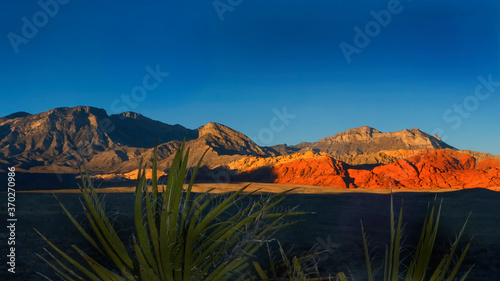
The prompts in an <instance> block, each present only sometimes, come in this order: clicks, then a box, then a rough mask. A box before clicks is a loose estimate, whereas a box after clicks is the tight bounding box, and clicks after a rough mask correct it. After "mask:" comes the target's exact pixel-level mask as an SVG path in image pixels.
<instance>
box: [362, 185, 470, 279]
mask: <svg viewBox="0 0 500 281" xmlns="http://www.w3.org/2000/svg"><path fill="white" fill-rule="evenodd" d="M393 205H394V204H393V198H392V194H391V211H390V212H391V214H390V226H391V228H390V235H391V236H390V241H389V245H388V246H387V247H386V251H385V259H384V275H383V279H380V280H384V281H398V280H405V281H424V280H425V281H443V280H446V281H452V280H455V276H456V275H457V273H458V270H459V268H460V266H461V265H462V262H463V260H464V258H465V256H466V254H467V251H468V250H469V247H470V241H469V243H468V244H467V246H466V247H465V249H464V250H463V251H462V254H461V255H460V257H459V258H458V259H457V260H454V259H455V254H456V251H457V247H458V244H459V242H460V239H461V238H462V236H463V234H464V230H465V227H466V225H467V222H468V221H469V218H470V215H469V217H468V218H467V219H466V221H465V223H464V225H463V227H462V229H461V231H460V233H459V235H458V236H457V238H456V239H455V241H454V242H453V243H452V244H451V246H450V249H449V250H448V253H446V254H445V255H444V257H443V258H442V259H441V261H440V263H439V264H438V265H437V267H435V268H434V269H433V270H431V269H430V268H429V266H430V264H429V262H430V260H431V257H432V255H433V252H434V244H435V241H436V236H437V232H438V226H439V220H440V215H441V206H442V201H441V202H440V204H439V207H438V211H437V214H435V210H436V200H434V203H433V204H432V207H431V206H429V208H430V212H429V208H428V210H427V215H426V217H425V219H424V223H423V226H422V231H421V233H420V237H419V239H418V244H417V247H416V248H415V251H414V253H413V256H412V257H411V259H410V264H409V265H405V266H404V267H406V268H407V270H406V271H403V272H402V271H400V267H401V266H403V264H402V260H401V249H402V248H401V239H402V218H403V203H402V202H401V207H400V210H399V217H398V220H397V224H396V222H395V213H394V207H393ZM361 231H362V236H363V247H364V251H365V259H366V267H367V276H368V280H369V281H373V280H375V279H374V278H375V274H374V271H372V261H371V258H370V254H369V250H368V242H367V238H366V233H365V230H364V227H363V223H362V222H361ZM471 270H472V267H471V268H469V270H467V272H466V273H465V274H464V275H463V276H462V277H461V278H460V280H461V281H463V280H465V279H466V278H467V276H468V275H469V273H470V271H471Z"/></svg>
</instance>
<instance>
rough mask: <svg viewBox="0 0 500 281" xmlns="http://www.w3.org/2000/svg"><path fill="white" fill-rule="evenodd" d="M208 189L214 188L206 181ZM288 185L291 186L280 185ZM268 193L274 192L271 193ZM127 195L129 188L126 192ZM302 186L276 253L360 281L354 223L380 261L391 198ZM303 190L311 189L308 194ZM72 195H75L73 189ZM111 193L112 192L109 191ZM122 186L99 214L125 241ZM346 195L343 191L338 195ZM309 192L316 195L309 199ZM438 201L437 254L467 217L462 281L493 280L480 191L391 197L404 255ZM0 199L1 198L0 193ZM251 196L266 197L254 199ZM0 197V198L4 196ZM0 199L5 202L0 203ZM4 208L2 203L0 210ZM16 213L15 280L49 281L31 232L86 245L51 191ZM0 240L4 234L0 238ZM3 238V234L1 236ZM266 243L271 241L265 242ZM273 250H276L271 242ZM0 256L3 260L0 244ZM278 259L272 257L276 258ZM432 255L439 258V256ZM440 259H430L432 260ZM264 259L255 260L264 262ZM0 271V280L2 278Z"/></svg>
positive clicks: (494, 205)
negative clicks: (316, 255) (110, 217)
mask: <svg viewBox="0 0 500 281" xmlns="http://www.w3.org/2000/svg"><path fill="white" fill-rule="evenodd" d="M242 185H244V184H243V183H241V184H235V185H233V186H230V185H225V186H224V185H219V188H222V189H224V188H225V189H226V190H227V189H235V188H237V187H239V186H242ZM208 186H210V185H208V184H203V185H198V187H197V191H204V189H206V188H207V187H208ZM212 186H213V184H212ZM258 187H263V192H272V191H276V189H279V190H283V186H280V185H274V184H265V185H262V184H253V185H251V188H258ZM286 187H294V185H290V186H286ZM273 188H274V189H275V190H273ZM128 189H129V190H128V191H131V190H132V189H131V188H128ZM307 189H308V187H307V186H299V188H298V189H297V190H296V192H298V193H294V194H289V195H287V198H286V199H285V200H284V202H282V204H281V207H280V208H283V209H289V208H292V207H295V206H298V210H300V211H307V212H311V214H309V215H304V216H301V217H300V218H297V219H299V220H301V221H300V222H299V223H298V224H296V225H293V226H291V227H288V228H286V229H283V230H281V231H280V232H278V234H277V235H276V238H277V239H278V240H279V241H280V242H281V245H282V246H283V248H284V249H285V250H286V251H287V252H288V253H289V254H291V255H301V254H303V253H305V252H307V251H311V249H313V248H314V250H313V251H316V252H324V253H323V254H322V255H321V256H320V257H321V262H320V264H319V267H320V269H321V272H322V273H323V275H327V274H328V273H332V274H334V273H336V272H339V271H343V272H345V273H346V275H347V276H351V277H353V280H356V281H362V280H365V277H364V276H363V272H364V270H365V264H364V256H363V248H362V240H361V229H360V220H363V224H364V225H365V229H366V231H367V232H368V234H369V240H370V241H371V243H370V246H371V247H372V248H375V250H374V252H373V254H375V259H376V260H379V261H380V260H381V259H382V258H383V251H384V249H385V244H386V243H387V241H388V239H389V237H388V235H389V233H388V230H389V206H390V195H389V194H387V191H383V193H374V190H369V191H368V190H367V191H366V192H359V191H360V190H357V191H354V192H352V191H350V192H347V193H345V192H342V193H338V192H337V193H332V194H321V193H318V192H319V191H321V189H322V190H323V191H324V188H318V190H315V191H314V192H313V194H303V193H302V192H304V190H307ZM309 190H310V189H309ZM73 191H76V190H73ZM73 191H72V192H68V193H63V192H60V193H58V194H56V196H57V197H58V198H59V200H60V201H61V202H62V203H63V204H64V205H65V206H67V207H68V209H69V210H70V212H71V213H73V214H75V215H76V216H77V219H78V220H80V221H81V222H84V215H83V213H82V209H81V206H80V202H79V199H80V195H79V194H78V192H76V193H75V192H73ZM113 191H114V192H113ZM124 191H125V189H115V190H113V189H108V190H106V192H105V193H102V194H103V196H105V198H106V209H107V210H108V211H109V212H111V213H115V216H116V226H117V227H118V228H120V229H121V232H120V233H122V234H123V235H125V237H130V233H131V228H130V227H131V226H132V225H133V216H132V214H133V194H132V193H129V192H126V191H125V192H124ZM344 191H345V190H344ZM107 192H109V193H107ZM314 193H316V194H314ZM436 195H437V198H438V199H443V210H442V215H441V223H440V227H439V237H438V241H437V242H436V246H437V248H438V249H445V248H446V247H447V246H449V243H450V241H451V240H453V239H454V238H455V236H456V235H457V233H458V232H459V231H460V229H461V227H462V225H463V222H464V221H465V219H466V217H467V215H468V214H469V212H472V216H471V219H470V222H469V225H468V226H467V228H466V231H465V235H464V238H463V240H462V241H461V242H462V244H464V246H465V244H466V243H467V242H468V240H469V239H470V238H472V237H473V240H472V245H471V249H470V251H469V254H468V255H467V258H466V260H465V262H464V265H463V267H462V271H464V270H466V269H468V268H469V267H470V266H471V265H473V264H474V268H473V270H472V273H471V275H470V279H469V280H474V281H476V280H493V279H491V278H493V277H494V276H500V234H499V233H500V206H499V204H498V202H499V200H500V193H499V192H495V191H491V190H487V189H468V190H460V191H451V192H436V191H427V192H408V191H403V192H396V193H394V202H395V204H394V205H395V208H396V210H397V209H398V207H399V205H400V202H401V200H404V216H403V220H404V222H405V227H404V233H405V235H406V237H407V238H406V239H405V241H404V243H405V245H407V246H408V248H407V249H408V251H410V250H411V247H412V246H414V245H415V243H416V242H415V240H416V239H417V238H418V235H419V231H420V227H421V223H422V221H423V218H424V216H425V212H426V208H427V204H428V203H429V202H432V201H433V200H434V197H435V196H436ZM2 196H3V197H6V194H2ZM254 196H266V195H265V194H257V195H254ZM4 199H6V198H4ZM1 202H7V200H2V201H1ZM5 204H6V203H2V204H1V206H2V208H6V206H4V205H5ZM16 205H17V206H18V209H17V217H18V222H17V227H16V228H17V229H16V232H17V244H16V247H17V250H16V251H17V252H16V255H17V266H16V272H17V273H16V280H43V279H42V278H41V277H39V276H38V275H36V272H42V273H44V274H46V275H47V276H50V277H55V275H54V273H53V272H52V271H51V269H50V268H48V266H46V265H45V264H44V263H43V261H42V260H40V259H39V258H38V257H37V256H36V255H35V253H39V254H41V255H44V256H47V255H46V253H44V250H43V248H44V247H47V245H46V244H45V243H44V242H43V241H42V239H41V238H40V237H39V236H38V235H37V234H36V233H35V231H34V230H33V228H36V229H37V230H39V231H40V232H41V233H43V234H44V235H46V237H47V238H49V239H51V240H52V241H53V242H55V243H56V244H57V245H58V246H60V247H61V248H62V249H70V245H72V244H76V245H79V246H81V247H83V248H88V245H87V244H86V243H85V241H84V240H83V238H82V237H81V236H80V234H79V233H78V231H77V230H76V229H75V228H74V226H73V225H72V224H71V222H70V221H69V219H68V218H67V217H66V216H65V215H64V213H63V211H62V210H61V208H60V206H59V205H58V203H57V200H56V199H55V198H54V196H53V194H51V193H47V192H45V193H33V192H30V193H18V194H17V200H16ZM2 235H4V234H2ZM1 238H2V240H4V239H6V237H1ZM271 245H272V244H271ZM274 246H275V245H274ZM1 251H2V252H1V255H2V256H5V255H6V252H5V251H6V248H5V247H2V249H1ZM69 251H70V252H72V250H69ZM276 254H277V253H276ZM439 254H444V250H443V252H441V253H439ZM439 254H438V255H437V256H439ZM266 261H267V258H263V259H262V263H263V264H265V263H266ZM5 274H6V273H5V271H2V273H1V276H0V279H4V278H5V277H6V276H5Z"/></svg>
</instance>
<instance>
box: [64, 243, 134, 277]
mask: <svg viewBox="0 0 500 281" xmlns="http://www.w3.org/2000/svg"><path fill="white" fill-rule="evenodd" d="M72 247H73V249H75V250H76V251H77V252H78V253H79V254H80V255H81V256H82V257H83V259H84V260H85V261H86V262H87V264H88V265H89V266H90V267H91V268H92V269H93V270H94V272H95V273H96V274H97V275H99V277H101V279H103V280H110V281H125V280H126V279H124V278H122V277H120V276H118V275H116V274H115V273H114V272H112V271H110V270H108V269H107V268H105V267H104V266H102V265H100V264H99V263H98V262H96V261H95V260H94V259H92V258H91V257H89V256H88V255H87V254H86V253H85V252H83V251H82V250H80V248H78V247H77V246H75V245H73V246H72Z"/></svg>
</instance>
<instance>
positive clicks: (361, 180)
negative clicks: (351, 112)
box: [272, 150, 500, 189]
mask: <svg viewBox="0 0 500 281" xmlns="http://www.w3.org/2000/svg"><path fill="white" fill-rule="evenodd" d="M272 174H273V175H274V176H275V180H274V182H275V183H294V184H308V185H318V186H329V187H339V188H376V189H386V188H391V187H392V188H394V189H443V188H454V189H457V188H458V189H462V188H477V187H482V188H492V189H495V188H498V187H499V186H500V161H498V160H494V159H487V160H483V161H481V162H479V163H476V159H475V158H474V157H471V156H469V155H466V154H463V153H460V152H457V151H452V150H423V151H422V152H421V153H420V154H417V155H414V156H412V157H409V158H407V159H403V160H399V161H396V162H393V163H391V164H387V165H382V166H378V167H376V168H374V169H373V170H371V171H370V170H363V169H352V168H351V169H349V166H348V165H347V164H345V163H343V162H340V161H336V160H334V159H332V158H331V157H328V156H323V157H319V158H309V159H298V160H294V161H290V162H287V163H282V164H277V165H275V166H274V167H273V168H272Z"/></svg>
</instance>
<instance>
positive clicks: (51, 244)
mask: <svg viewBox="0 0 500 281" xmlns="http://www.w3.org/2000/svg"><path fill="white" fill-rule="evenodd" d="M35 231H36V232H37V233H38V235H40V237H42V239H43V240H44V241H45V242H46V243H47V244H49V246H51V247H52V249H54V250H55V251H56V252H58V253H59V254H60V255H61V256H63V257H64V258H65V259H66V260H67V261H68V262H69V263H71V264H72V265H73V266H74V267H76V268H77V269H78V270H80V271H81V272H82V273H83V274H85V275H86V276H87V277H88V278H89V279H90V280H92V281H99V278H98V277H97V276H95V275H94V274H92V272H90V271H89V270H88V269H86V268H85V267H84V266H83V265H81V264H80V263H78V262H77V261H75V260H74V259H72V258H71V257H70V256H68V255H67V254H66V253H64V252H63V251H62V250H61V249H59V248H58V247H57V246H56V245H54V244H53V243H52V242H50V241H49V240H48V239H47V238H46V237H45V236H43V235H42V234H41V233H40V232H38V230H36V229H35Z"/></svg>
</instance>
